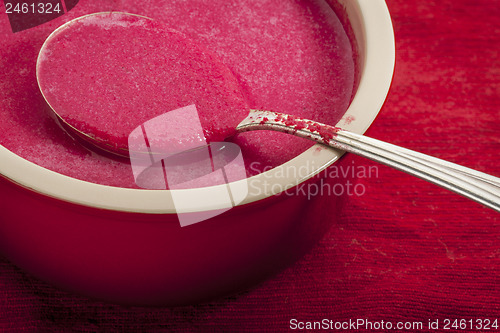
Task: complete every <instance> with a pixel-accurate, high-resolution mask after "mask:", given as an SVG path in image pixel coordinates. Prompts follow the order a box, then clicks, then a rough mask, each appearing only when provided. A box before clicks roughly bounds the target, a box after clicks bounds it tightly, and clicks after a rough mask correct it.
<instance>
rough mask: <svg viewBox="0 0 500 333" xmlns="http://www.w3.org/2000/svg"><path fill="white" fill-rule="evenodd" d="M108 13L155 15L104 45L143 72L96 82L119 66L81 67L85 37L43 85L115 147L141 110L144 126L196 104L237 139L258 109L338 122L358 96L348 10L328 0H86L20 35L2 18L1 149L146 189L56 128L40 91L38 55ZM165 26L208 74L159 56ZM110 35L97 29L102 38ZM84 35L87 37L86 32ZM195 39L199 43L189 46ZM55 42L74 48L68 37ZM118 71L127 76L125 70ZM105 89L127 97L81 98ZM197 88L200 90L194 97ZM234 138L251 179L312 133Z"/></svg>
mask: <svg viewBox="0 0 500 333" xmlns="http://www.w3.org/2000/svg"><path fill="white" fill-rule="evenodd" d="M109 10H114V11H121V12H129V13H135V14H139V15H144V16H147V17H150V18H152V19H153V20H152V21H149V23H147V24H149V25H148V26H145V27H144V31H143V33H141V35H140V36H138V35H134V33H137V29H128V30H127V24H133V23H134V22H138V21H140V22H143V20H138V19H137V18H131V17H127V18H125V19H124V21H122V23H123V24H122V25H121V26H119V27H117V26H115V27H114V28H113V29H121V30H122V31H123V32H122V33H120V34H119V35H118V37H117V39H115V40H118V42H119V43H122V44H123V48H122V49H117V48H116V47H115V48H106V47H105V46H103V47H102V51H103V52H107V53H106V54H108V55H109V56H110V57H113V56H117V55H120V56H123V52H129V53H127V57H128V58H129V59H130V61H133V62H135V63H136V62H138V61H143V62H142V64H144V66H143V67H141V68H142V69H143V70H142V72H140V73H137V74H138V75H137V76H136V77H134V76H133V75H132V74H130V73H127V68H122V69H121V70H123V72H124V73H125V74H128V75H129V76H125V77H124V79H123V80H121V81H120V80H117V79H116V77H110V76H105V75H103V76H101V77H95V73H98V72H99V71H101V72H108V73H109V72H110V68H106V67H102V63H101V62H99V59H98V58H95V59H93V63H92V64H89V63H84V62H82V58H81V55H82V52H81V51H82V50H84V49H85V46H86V45H83V44H82V45H81V47H78V48H75V49H74V52H73V51H72V52H69V53H66V54H69V56H68V57H67V60H66V61H64V62H63V64H62V65H60V66H58V68H57V70H53V71H46V72H44V73H43V80H46V81H44V82H43V84H44V85H46V86H50V84H51V82H59V83H60V84H61V83H62V86H64V87H65V89H63V90H62V91H61V90H59V91H58V90H57V89H56V88H57V87H54V89H53V90H52V92H53V93H52V94H50V93H49V94H48V95H47V94H46V98H47V100H48V101H49V103H50V104H51V105H52V106H54V108H55V109H57V111H58V112H67V113H65V114H64V115H65V116H67V117H68V119H70V121H71V122H72V123H71V125H72V126H77V127H79V128H81V129H83V130H84V131H85V132H87V133H91V134H92V135H93V136H94V137H95V138H96V139H97V140H102V141H108V142H113V143H114V144H115V145H116V147H115V148H123V147H124V145H125V144H126V137H127V135H128V133H129V132H130V131H131V130H133V129H134V128H135V127H136V126H137V125H138V123H129V122H127V119H130V118H131V117H130V113H131V112H139V113H140V112H141V111H140V110H148V111H147V112H143V114H142V115H139V117H136V116H135V117H134V118H133V119H137V120H138V121H139V122H142V121H146V120H147V117H149V116H151V113H150V112H151V108H153V109H155V108H156V109H155V110H157V111H154V112H156V113H157V114H160V113H161V112H165V111H167V110H168V109H175V108H180V107H183V106H186V105H188V104H190V103H191V102H194V104H196V105H197V107H198V108H199V110H198V111H199V113H200V115H203V117H205V118H203V119H202V125H203V129H204V131H205V134H207V135H208V136H210V135H212V136H214V137H213V138H214V139H216V140H220V139H222V138H225V137H227V136H230V135H232V134H233V132H232V131H233V129H234V126H236V124H237V123H238V122H239V120H241V118H242V117H243V116H244V114H245V112H246V108H247V107H249V108H254V109H263V110H273V111H278V112H283V113H288V114H292V115H295V116H300V117H304V118H310V119H314V120H317V121H320V122H323V123H328V124H335V123H337V121H338V120H339V119H340V118H341V117H342V115H343V114H344V113H345V111H346V109H347V107H348V105H349V102H350V100H351V97H352V95H353V91H354V86H355V73H356V66H355V62H356V61H355V56H354V54H353V47H352V45H351V41H350V39H349V37H348V35H347V33H346V31H345V29H344V26H343V25H342V24H341V21H340V20H339V17H337V15H336V14H335V12H334V11H333V10H332V8H331V7H330V5H329V4H328V3H327V2H326V1H323V0H315V1H301V2H297V1H292V0H274V1H271V0H266V1H258V2H249V1H241V0H239V1H238V0H230V1H228V0H213V1H201V0H190V1H155V2H137V1H130V0H123V1H103V2H99V3H96V2H93V1H84V0H81V1H80V2H79V3H78V5H77V6H76V7H75V8H74V9H72V10H71V11H69V12H68V13H67V14H65V15H63V16H62V17H59V18H57V19H55V20H53V21H50V22H48V23H45V24H42V25H39V26H37V27H34V28H31V29H27V30H23V31H19V32H16V33H13V32H12V30H11V28H10V26H9V22H8V20H7V19H6V18H5V19H4V20H2V21H0V40H1V41H2V42H0V44H1V48H0V59H2V60H1V61H0V85H1V87H0V88H1V89H0V144H1V145H3V146H5V147H6V148H7V149H9V150H11V151H13V152H14V153H16V154H18V155H19V156H21V157H23V158H25V159H27V160H29V161H31V162H33V163H36V164H38V165H40V166H42V167H45V168H47V169H50V170H53V171H56V172H59V173H61V174H64V175H67V176H70V177H74V178H77V179H81V180H85V181H89V182H93V183H98V184H103V185H110V186H118V187H126V188H137V185H136V184H135V182H134V177H133V174H132V172H131V166H130V163H129V162H128V161H127V160H126V159H116V158H110V157H109V156H106V155H103V154H98V153H95V152H93V151H92V150H89V149H87V148H85V147H84V146H83V145H82V144H81V143H80V142H79V141H75V140H74V139H73V138H72V137H70V136H69V135H68V134H67V133H65V132H64V131H63V130H62V129H61V128H60V127H59V126H58V125H57V124H56V122H55V121H54V120H53V119H52V118H51V117H50V112H49V107H48V106H47V103H46V101H45V100H44V98H43V96H42V95H41V93H40V92H39V90H38V85H37V81H36V76H35V64H36V60H37V56H38V52H39V50H40V48H41V46H42V44H43V43H44V41H45V39H46V38H47V37H48V35H49V34H50V33H52V31H54V29H55V28H57V27H58V26H60V25H62V24H64V23H65V22H68V21H69V20H72V19H74V18H76V17H79V16H82V15H86V14H90V13H95V12H101V11H109ZM115 15H116V14H115ZM77 22H78V21H77ZM101 23H102V22H101ZM101 28H102V26H101ZM160 28H161V29H163V31H162V33H164V34H171V35H169V36H166V37H168V38H170V39H171V40H175V41H176V43H174V44H172V45H171V47H172V49H171V51H172V52H174V53H175V52H178V53H179V52H182V51H183V50H186V49H188V50H190V52H188V53H189V55H187V56H186V58H185V59H187V60H186V61H187V62H186V63H188V67H192V66H193V65H192V63H193V62H196V61H201V63H202V64H203V65H202V66H201V67H202V70H201V71H197V72H196V73H195V72H193V71H191V72H190V71H189V70H186V68H185V67H182V66H183V65H182V64H178V63H175V62H170V63H169V59H165V58H163V59H161V58H158V57H157V55H158V52H156V51H157V47H159V46H164V45H165V43H164V41H160V40H158V39H156V36H157V35H156V34H155V36H153V35H148V32H151V31H153V30H154V29H160ZM170 28H171V29H174V30H169V29H170ZM78 31H79V30H78V29H76V30H75V34H76V35H75V36H74V38H79V37H78V36H77V35H78V33H80V34H87V35H86V36H87V37H88V36H89V35H88V33H89V31H90V32H91V33H92V27H90V28H89V27H88V26H86V27H85V28H82V29H81V30H80V31H79V32H78ZM102 31H103V30H102V29H97V30H95V31H94V32H93V33H94V34H98V33H102ZM177 31H179V32H181V33H177ZM168 38H167V39H168ZM80 40H81V41H82V43H85V38H83V35H80ZM191 40H192V41H194V43H196V46H193V45H192V44H190V43H191V42H190V41H191ZM127 41H129V42H130V43H127ZM134 41H136V42H137V41H139V44H141V45H143V47H142V48H139V49H138V47H137V45H135V46H134V44H133V43H134ZM54 42H57V43H60V44H64V39H61V40H55V41H54ZM145 42H146V43H148V44H147V45H146V44H144V43H145ZM72 45H75V44H72ZM55 50H57V48H55ZM138 50H139V51H141V52H138ZM192 50H194V51H192ZM66 51H67V50H66ZM198 51H199V52H198ZM205 51H206V52H205ZM120 52H122V53H120ZM148 52H149V53H148ZM71 55H73V56H71ZM204 57H205V58H204ZM47 59H50V56H49V57H48V58H47ZM145 59H146V60H145ZM42 63H43V62H42ZM165 64H168V65H169V68H170V69H172V66H173V67H174V69H176V70H178V71H181V72H183V73H187V74H189V73H191V74H190V75H187V76H185V77H182V82H184V83H185V82H201V83H200V85H199V86H196V84H195V85H193V84H190V85H185V86H182V83H180V82H174V81H171V82H170V81H169V76H168V72H167V71H163V70H162V69H163V68H164V67H162V66H165ZM146 65H147V66H146ZM100 66H101V67H100ZM176 66H177V67H176ZM124 67H126V66H124ZM86 68H89V70H88V71H86ZM90 68H91V69H92V70H90ZM42 70H43V68H42ZM114 70H115V72H114V73H115V74H116V75H117V74H119V71H118V70H116V68H115V69H114ZM148 71H152V72H151V73H152V74H154V75H152V77H155V78H156V80H157V82H154V84H151V82H150V80H148ZM155 71H156V72H155ZM158 71H159V72H158ZM75 73H78V74H79V76H78V80H75V81H72V80H71V78H72V76H73V77H74V75H75ZM87 74H88V75H87ZM197 75H198V76H197ZM61 80H62V81H61ZM64 80H66V81H64ZM103 80H104V81H103ZM106 80H108V81H106ZM133 82H135V83H137V84H138V85H140V86H141V87H142V89H144V90H146V95H148V94H149V96H151V98H147V99H144V98H141V99H137V98H134V94H133V90H131V89H129V88H130V86H131V84H132V83H133ZM207 82H209V83H210V84H208V85H207V84H206V83H207ZM41 84H42V82H41ZM99 84H101V85H102V84H105V85H107V86H110V85H111V86H113V87H114V89H116V90H119V91H121V94H120V96H122V98H120V99H114V97H115V96H116V95H106V94H99V96H95V99H94V100H78V99H77V98H76V99H75V98H74V97H75V96H77V95H78V89H85V90H86V92H87V93H88V91H92V90H95V91H101V90H99V89H98V85H99ZM174 87H181V89H179V91H181V92H182V93H181V94H178V95H179V96H174V97H175V98H172V99H168V98H166V96H167V95H168V92H170V93H171V91H172V90H173V89H174ZM206 87H208V88H206ZM188 88H189V89H190V90H189V94H184V92H185V91H186V89H188ZM49 90H50V89H49ZM186 95H189V96H190V97H189V99H188V100H186V99H183V96H186ZM127 96H128V98H126V97H127ZM158 96H160V97H161V98H160V99H159V98H158ZM89 103H91V104H92V103H95V104H94V106H95V108H94V113H92V112H91V113H89V112H83V111H82V112H80V111H81V110H83V109H81V108H86V110H88V105H89ZM54 104H55V105H54ZM103 106H108V107H109V108H110V109H111V110H112V112H111V114H110V113H107V114H105V115H101V114H100V113H99V111H100V110H102V108H103ZM61 110H62V111H61ZM79 110H80V111H79ZM154 112H153V114H155V113H154ZM127 115H129V117H127ZM110 137H111V140H109V138H110ZM230 140H231V141H233V142H234V143H236V144H238V145H239V146H240V148H241V150H242V153H243V157H244V159H245V164H246V167H247V173H248V175H252V174H256V173H258V172H260V171H262V170H263V169H266V168H269V167H274V166H277V165H280V164H282V163H284V162H286V161H288V160H289V159H291V158H293V157H295V156H297V155H298V154H300V153H301V152H303V151H304V150H305V149H307V148H308V147H310V146H311V145H312V143H311V142H308V141H307V140H304V139H300V138H296V137H293V136H291V135H286V134H282V133H276V132H268V131H258V132H249V133H243V134H239V135H236V136H234V137H232V138H231V139H230Z"/></svg>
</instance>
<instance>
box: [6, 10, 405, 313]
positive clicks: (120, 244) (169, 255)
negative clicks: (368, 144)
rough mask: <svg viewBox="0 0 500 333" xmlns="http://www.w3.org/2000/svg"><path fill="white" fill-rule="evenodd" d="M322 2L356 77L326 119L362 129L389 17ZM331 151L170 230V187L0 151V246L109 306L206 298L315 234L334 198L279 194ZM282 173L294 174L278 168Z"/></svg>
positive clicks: (315, 150)
mask: <svg viewBox="0 0 500 333" xmlns="http://www.w3.org/2000/svg"><path fill="white" fill-rule="evenodd" d="M332 8H334V9H335V10H336V11H337V14H338V15H339V16H340V17H343V18H345V19H346V21H348V22H349V24H350V26H351V28H352V31H353V33H354V37H355V40H356V42H357V44H358V45H357V46H358V51H359V69H360V73H361V76H360V81H359V85H358V88H357V92H356V94H355V97H354V99H353V101H352V103H351V105H350V107H349V109H348V111H347V113H346V115H345V116H344V118H343V119H342V120H341V121H340V122H339V124H338V126H340V127H344V128H345V129H347V130H350V131H353V132H357V133H363V132H364V131H365V130H366V129H367V128H368V126H369V125H370V124H371V123H372V121H373V119H374V118H375V116H376V115H377V113H378V111H379V109H380V107H381V106H382V104H383V102H384V100H385V97H386V94H387V92H388V89H389V86H390V82H391V78H392V73H393V67H394V58H395V54H394V36H393V30H392V25H391V19H390V16H389V13H388V10H387V7H386V5H385V2H384V1H383V0H342V1H338V3H337V2H335V3H332ZM340 155H341V153H340V152H338V151H335V150H332V149H324V148H323V147H321V146H318V145H316V146H314V147H312V148H310V149H309V150H307V151H306V152H304V153H302V154H301V155H299V156H298V157H296V158H294V159H292V160H290V161H289V162H287V163H285V164H284V165H281V166H279V167H277V168H274V169H272V170H269V171H267V172H265V173H263V174H260V175H257V176H254V177H252V178H249V179H247V180H245V183H244V184H246V185H245V186H249V187H248V188H249V192H248V195H247V197H246V199H245V200H244V201H243V202H241V203H240V204H238V205H237V206H236V207H234V208H232V209H230V210H229V211H227V212H225V213H224V214H221V215H218V216H216V217H213V218H211V219H209V220H207V221H204V222H202V223H197V224H195V225H191V226H189V227H184V228H181V227H180V225H179V222H178V219H177V216H176V213H175V209H174V205H173V202H172V191H154V190H136V189H124V188H116V187H109V186H103V185H97V184H92V183H89V182H84V181H80V180H77V179H74V178H70V177H67V176H64V175H61V174H58V173H55V172H52V171H49V170H47V169H44V168H42V167H39V166H37V165H35V164H33V163H31V162H28V161H26V160H25V159H22V158H21V157H19V156H17V155H15V154H13V153H12V152H10V151H9V150H7V149H5V148H4V147H2V146H0V161H1V164H0V174H1V177H0V207H1V208H0V209H1V210H0V212H1V213H0V237H1V239H0V250H1V252H2V253H3V254H4V255H5V256H7V257H8V258H9V259H10V260H11V261H12V262H14V263H15V264H17V265H18V266H19V267H21V268H23V269H25V270H26V271H28V272H31V273H32V274H34V275H36V276H38V277H39V278H41V279H43V280H45V281H48V282H50V283H52V284H54V285H56V286H59V287H61V288H64V289H66V290H70V291H74V292H77V293H80V294H84V295H87V296H90V297H95V298H98V299H102V300H106V301H110V302H118V303H123V304H134V305H180V304H192V303H196V302H200V301H203V300H208V299H210V298H213V297H217V296H221V295H224V294H227V293H231V292H235V291H237V290H241V289H242V288H245V287H247V286H250V285H252V284H255V283H256V282H258V281H261V280H262V279H263V278H265V277H266V276H268V275H269V274H271V273H273V272H276V271H277V270H278V269H280V268H282V267H284V266H285V265H287V264H289V263H291V262H292V261H293V260H296V259H297V258H298V257H299V256H300V255H302V254H303V253H304V252H305V251H306V250H307V249H309V248H310V247H311V246H312V245H313V244H314V243H315V242H316V241H317V240H318V239H319V238H320V237H321V236H322V235H323V234H324V232H325V231H326V230H327V228H328V227H329V223H331V222H330V221H332V220H333V219H334V218H332V216H331V214H332V213H333V212H334V211H335V206H336V204H337V203H338V201H336V200H335V197H332V196H321V195H317V196H314V198H310V197H308V195H307V193H305V192H306V191H304V192H302V191H290V190H288V191H286V192H283V191H284V190H285V189H290V188H291V189H293V188H297V187H296V186H297V185H299V186H300V185H301V184H306V185H308V184H313V183H315V182H318V181H319V180H320V179H321V177H323V176H322V175H324V173H321V171H322V170H324V169H325V168H327V167H328V166H329V165H331V164H332V163H334V162H335V161H336V160H337V159H338V158H339V156H340ZM287 168H292V169H295V170H300V172H299V173H295V174H294V173H288V174H287V173H286V172H285V173H284V172H283V171H284V170H286V169H287ZM284 174H285V176H284ZM236 185H238V184H236ZM239 185H241V184H239ZM264 187H266V188H267V190H265V189H264ZM218 190H220V188H218V187H217V186H214V187H211V188H202V189H190V190H184V191H189V192H187V194H188V195H189V196H190V197H191V198H206V197H210V196H211V195H214V193H217V191H218ZM280 192H281V194H280V195H278V193H280ZM189 207H190V211H191V212H192V214H197V213H200V212H206V211H210V210H215V209H219V208H220V207H218V206H217V204H213V203H209V202H207V201H206V200H203V199H201V200H191V203H190V206H189Z"/></svg>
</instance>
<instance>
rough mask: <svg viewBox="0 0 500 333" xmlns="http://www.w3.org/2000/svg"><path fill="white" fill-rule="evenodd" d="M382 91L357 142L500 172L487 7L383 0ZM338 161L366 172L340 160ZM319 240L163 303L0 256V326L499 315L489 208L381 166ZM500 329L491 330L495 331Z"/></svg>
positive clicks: (457, 0)
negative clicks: (214, 286)
mask: <svg viewBox="0 0 500 333" xmlns="http://www.w3.org/2000/svg"><path fill="white" fill-rule="evenodd" d="M387 3H388V6H389V10H390V12H391V15H392V18H393V24H394V29H395V37H396V70H395V76H394V81H393V84H392V88H391V91H390V93H389V96H388V99H387V102H386V103H385V105H384V107H383V109H382V111H381V113H380V115H379V117H378V118H377V120H376V121H375V123H374V124H373V126H372V127H371V129H370V130H369V131H368V132H367V135H369V136H372V137H374V138H378V139H381V140H385V141H388V142H392V143H395V144H397V145H401V146H404V147H407V148H410V149H414V150H417V151H421V152H423V153H428V154H431V155H434V156H436V157H440V158H443V159H446V160H449V161H452V162H456V163H460V164H462V165H465V166H468V167H472V168H475V169H477V170H480V171H484V172H487V173H490V174H493V175H496V176H500V165H499V158H498V157H499V156H498V155H499V152H500V123H499V118H500V60H499V58H498V57H499V55H500V1H498V0H432V1H431V0H426V1H407V0H387ZM341 163H343V164H345V165H351V164H352V163H354V164H355V165H358V166H370V165H373V163H372V162H370V161H367V160H364V159H362V158H358V157H356V156H353V155H351V154H349V155H347V156H345V157H344V158H343V160H342V161H341ZM351 181H353V182H355V183H361V184H363V185H364V186H365V188H366V193H365V194H364V195H363V196H361V197H345V198H342V199H341V200H342V207H343V208H342V211H341V213H340V215H339V216H332V219H333V226H332V228H331V230H330V231H329V232H328V234H327V235H326V236H325V238H324V239H323V240H322V241H321V242H320V243H319V244H318V245H317V246H316V247H315V248H314V249H313V250H312V251H311V252H310V253H309V254H308V255H307V256H305V257H304V258H303V259H302V260H300V261H299V262H297V263H296V264H295V265H293V266H292V267H290V268H289V269H287V270H285V271H283V272H282V273H280V274H278V275H277V276H275V277H273V278H271V279H269V280H267V281H266V282H264V283H262V284H261V285H259V286H256V287H255V288H253V289H252V290H248V291H244V292H242V293H240V294H238V295H235V296H232V297H227V298H223V299H220V300H217V301H214V302H212V303H208V304H202V305H198V306H190V307H183V308H175V309H162V308H158V309H141V308H125V307H121V306H117V305H109V304H104V303H99V302H95V301H92V300H87V299H85V298H81V297H78V296H74V295H71V294H67V293H65V292H62V291H59V290H56V289H54V288H53V287H51V286H49V285H46V284H45V283H43V282H40V281H39V280H37V279H34V278H32V277H30V276H29V275H27V274H25V273H23V272H22V271H20V270H19V269H17V268H16V267H15V266H13V265H12V264H10V263H9V262H7V261H6V260H5V259H3V258H0V329H1V330H2V331H8V330H12V331H19V330H22V329H24V330H27V331H69V330H72V331H161V330H164V331H174V332H184V331H186V332H194V331H201V332H204V331H217V332H220V331H228V332H234V331H238V332H239V331H270V332H279V331H288V330H290V329H289V321H290V319H292V318H296V319H298V320H301V321H307V320H321V319H323V318H327V319H331V320H334V321H345V320H349V319H353V320H355V319H358V318H363V319H368V320H370V321H380V320H384V321H392V322H397V321H422V322H424V327H425V326H426V324H427V321H428V319H433V320H435V319H440V320H441V327H442V323H443V319H445V318H450V319H455V318H465V319H477V318H489V319H495V318H499V321H500V274H499V273H500V221H499V217H500V214H498V213H495V212H493V211H492V210H490V209H487V208H484V207H482V206H480V205H479V204H476V203H474V202H471V201H468V200H466V199H464V198H462V197H459V196H458V195H455V194H452V193H449V192H447V191H446V190H443V189H441V188H438V187H436V186H434V185H431V184H428V183H426V182H424V181H421V180H419V179H416V178H413V177H411V176H408V175H406V174H403V173H401V172H399V171H395V170H392V169H390V168H388V167H385V166H379V168H378V177H372V178H370V179H352V180H351ZM499 324H500V323H499Z"/></svg>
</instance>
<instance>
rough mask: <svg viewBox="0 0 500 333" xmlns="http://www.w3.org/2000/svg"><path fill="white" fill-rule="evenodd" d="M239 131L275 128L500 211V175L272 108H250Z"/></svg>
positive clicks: (238, 128)
mask: <svg viewBox="0 0 500 333" xmlns="http://www.w3.org/2000/svg"><path fill="white" fill-rule="evenodd" d="M236 130H237V131H238V132H247V131H254V130H272V131H278V132H285V133H289V134H293V135H295V136H298V137H301V138H306V139H309V140H314V141H316V142H319V143H321V144H324V145H327V146H330V147H333V148H337V149H340V150H344V151H347V152H350V153H354V154H356V155H359V156H363V157H366V158H369V159H371V160H373V161H376V162H379V163H382V164H385V165H387V166H390V167H393V168H395V169H398V170H401V171H404V172H406V173H408V174H410V175H413V176H416V177H419V178H421V179H424V180H426V181H428V182H431V183H434V184H436V185H439V186H441V187H443V188H446V189H448V190H450V191H453V192H455V193H458V194H460V195H462V196H464V197H466V198H469V199H472V200H474V201H476V202H479V203H480V204H483V205H485V206H487V207H489V208H492V209H494V210H495V211H497V212H500V178H498V177H494V176H491V175H488V174H485V173H483V172H479V171H476V170H473V169H470V168H466V167H463V166H460V165H458V164H455V163H451V162H447V161H444V160H441V159H439V158H435V157H431V156H428V155H425V154H422V153H418V152H415V151H412V150H410V149H406V148H402V147H399V146H396V145H393V144H390V143H386V142H383V141H380V140H376V139H372V138H369V137H366V136H363V135H359V134H355V133H351V132H348V131H345V130H343V129H341V128H338V127H334V126H331V125H325V124H321V123H318V122H315V121H312V120H307V119H302V118H298V117H295V116H291V115H286V114H282V113H277V112H271V111H260V110H250V113H249V114H248V116H247V117H246V118H245V119H243V121H242V122H241V123H240V124H239V125H238V126H237V127H236Z"/></svg>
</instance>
